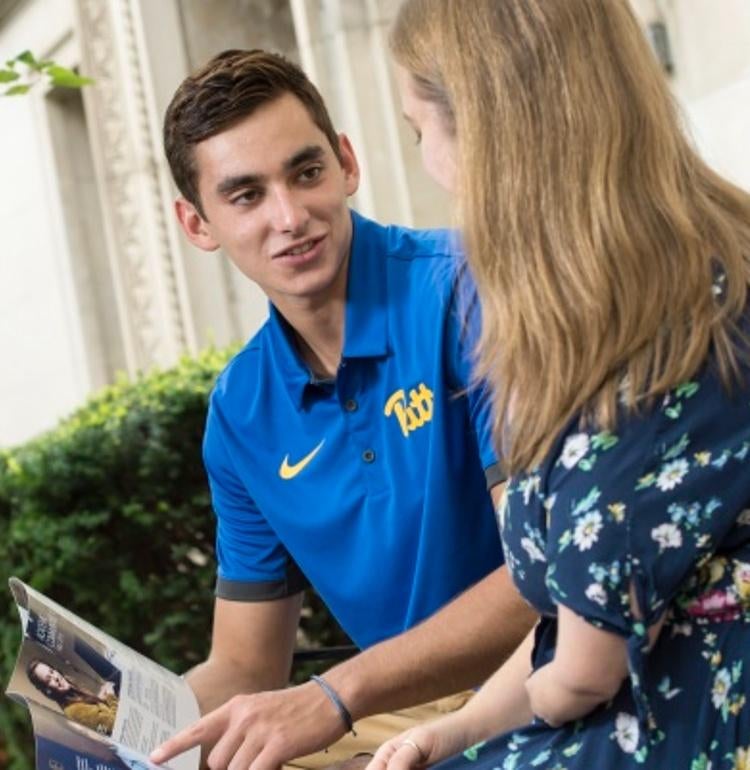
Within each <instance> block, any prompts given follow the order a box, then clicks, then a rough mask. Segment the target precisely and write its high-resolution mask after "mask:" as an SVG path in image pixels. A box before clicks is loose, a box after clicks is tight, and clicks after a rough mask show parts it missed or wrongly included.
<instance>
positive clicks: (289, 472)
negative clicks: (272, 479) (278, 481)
mask: <svg viewBox="0 0 750 770" xmlns="http://www.w3.org/2000/svg"><path fill="white" fill-rule="evenodd" d="M325 442H326V440H325V439H323V440H322V441H321V442H320V444H318V446H316V447H315V449H313V451H312V452H310V454H307V455H305V456H304V457H303V458H302V459H301V460H300V461H299V462H298V463H295V464H294V465H289V455H287V456H286V457H285V458H284V459H283V460H282V462H281V467H280V468H279V476H281V478H282V479H284V480H285V481H288V480H289V479H293V478H294V477H295V476H296V475H297V474H298V473H299V472H300V471H302V470H304V469H305V468H306V467H307V466H308V465H309V464H310V462H311V461H312V459H313V457H315V455H316V454H318V452H319V451H320V448H321V447H322V446H323V444H325Z"/></svg>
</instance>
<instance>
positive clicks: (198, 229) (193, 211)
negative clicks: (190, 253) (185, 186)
mask: <svg viewBox="0 0 750 770" xmlns="http://www.w3.org/2000/svg"><path fill="white" fill-rule="evenodd" d="M174 212H175V214H176V215H177V221H178V222H179V223H180V225H181V226H182V229H183V230H184V231H185V235H187V237H188V240H189V241H190V243H192V244H193V246H197V247H198V248H199V249H202V250H203V251H216V250H217V249H218V248H219V246H220V245H221V244H219V243H218V241H216V240H215V239H214V237H213V236H212V235H211V229H210V228H209V226H208V222H207V221H206V220H205V219H203V217H202V216H201V214H200V212H199V211H198V209H197V208H196V207H195V205H193V204H192V203H191V202H190V201H189V200H188V199H187V198H183V197H182V196H180V197H179V198H177V200H176V201H175V202H174Z"/></svg>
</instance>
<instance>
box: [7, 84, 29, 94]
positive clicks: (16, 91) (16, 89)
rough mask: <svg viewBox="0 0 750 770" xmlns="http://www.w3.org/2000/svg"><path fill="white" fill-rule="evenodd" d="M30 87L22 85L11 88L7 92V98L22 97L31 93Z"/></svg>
mask: <svg viewBox="0 0 750 770" xmlns="http://www.w3.org/2000/svg"><path fill="white" fill-rule="evenodd" d="M30 88H31V86H30V85H26V84H21V85H17V86H11V87H10V88H9V89H8V90H7V91H6V92H5V96H21V95H22V94H26V93H28V92H29V89H30Z"/></svg>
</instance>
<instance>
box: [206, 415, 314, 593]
mask: <svg viewBox="0 0 750 770" xmlns="http://www.w3.org/2000/svg"><path fill="white" fill-rule="evenodd" d="M222 433H223V430H222V417H221V414H220V410H219V409H217V408H216V407H215V405H212V406H211V408H210V409H209V415H208V420H207V423H206V432H205V435H204V440H203V461H204V464H205V467H206V471H207V473H208V481H209V486H210V488H211V500H212V504H213V508H214V512H215V514H216V521H217V529H216V558H217V561H218V575H217V582H216V595H217V596H218V597H219V598H222V599H229V600H232V601H266V600H271V599H281V598H284V597H285V596H291V595H293V594H296V593H299V592H300V591H302V590H303V589H304V588H305V587H306V586H307V584H308V583H307V580H306V579H305V577H304V575H303V574H302V572H301V571H300V570H299V568H298V567H297V565H296V563H295V562H294V561H293V560H292V558H291V557H290V555H289V554H288V552H287V550H286V548H285V547H284V546H283V544H282V543H281V542H280V541H279V539H278V537H277V536H276V534H275V532H274V531H273V529H272V528H271V526H270V525H269V524H268V522H267V521H266V519H265V517H264V516H263V514H262V513H261V511H260V510H258V507H257V506H256V504H255V502H254V501H253V499H252V498H251V497H250V495H249V494H248V491H247V489H246V488H245V486H244V484H243V483H242V481H241V479H240V477H239V475H238V474H237V472H236V471H235V469H234V465H233V462H232V459H231V457H230V456H229V453H228V452H227V450H226V447H225V443H224V437H223V435H222Z"/></svg>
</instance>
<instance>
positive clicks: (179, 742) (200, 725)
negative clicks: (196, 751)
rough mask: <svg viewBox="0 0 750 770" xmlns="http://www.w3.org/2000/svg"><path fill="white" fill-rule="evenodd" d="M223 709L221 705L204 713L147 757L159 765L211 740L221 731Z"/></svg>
mask: <svg viewBox="0 0 750 770" xmlns="http://www.w3.org/2000/svg"><path fill="white" fill-rule="evenodd" d="M223 711H224V707H223V706H222V707H221V708H218V709H216V711H212V712H211V713H210V714H206V716H204V717H202V718H201V719H199V720H198V721H197V722H193V724H192V725H190V726H189V727H186V728H185V729H184V730H181V731H180V732H179V733H177V735H173V736H172V737H171V738H170V739H169V740H167V741H164V743H162V744H161V745H160V746H157V747H156V748H155V749H154V750H153V751H152V752H151V754H150V755H149V759H150V760H151V761H152V762H153V763H154V764H157V765H160V764H162V763H163V762H167V761H169V760H170V759H172V757H176V756H177V755H178V754H182V753H183V752H184V751H187V750H188V749H192V748H193V747H194V746H200V745H201V744H203V743H206V742H207V741H211V742H213V740H215V739H216V737H217V736H218V735H220V734H221V732H222V725H223V723H224V721H225V720H224V714H223Z"/></svg>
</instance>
